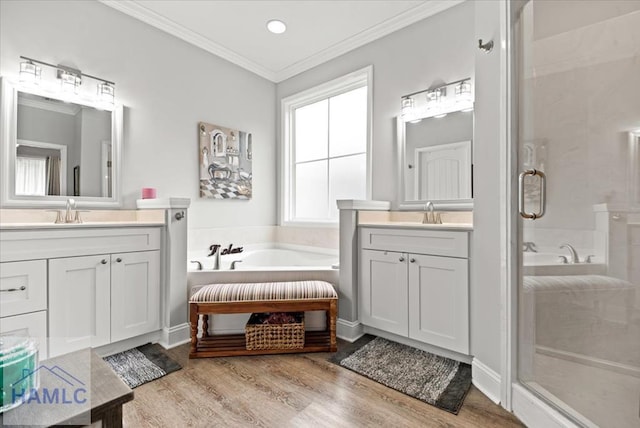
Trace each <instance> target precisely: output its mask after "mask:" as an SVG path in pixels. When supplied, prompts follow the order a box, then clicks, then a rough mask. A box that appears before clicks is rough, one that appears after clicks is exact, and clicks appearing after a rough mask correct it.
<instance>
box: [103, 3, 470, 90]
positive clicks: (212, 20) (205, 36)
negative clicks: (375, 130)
mask: <svg viewBox="0 0 640 428" xmlns="http://www.w3.org/2000/svg"><path fill="white" fill-rule="evenodd" d="M101 1H102V2H103V3H104V4H106V5H107V6H110V7H112V8H114V9H117V10H119V11H121V12H123V13H126V14H127V15H130V16H132V17H134V18H137V19H139V20H140V21H143V22H145V23H147V24H150V25H152V26H154V27H156V28H159V29H161V30H163V31H166V32H167V33H169V34H172V35H174V36H176V37H179V38H181V39H183V40H185V41H187V42H189V43H191V44H193V45H195V46H198V47H200V48H202V49H204V50H206V51H208V52H210V53H212V54H215V55H217V56H219V57H222V58H224V59H226V60H228V61H230V62H232V63H234V64H237V65H239V66H241V67H243V68H245V69H247V70H249V71H252V72H254V73H256V74H258V75H260V76H262V77H264V78H266V79H269V80H271V81H274V82H280V81H282V80H285V79H288V78H289V77H291V76H294V75H296V74H298V73H301V72H303V71H305V70H308V69H310V68H312V67H315V66H316V65H318V64H321V63H323V62H326V61H328V60H330V59H332V58H335V57H337V56H339V55H342V54H344V53H346V52H348V51H350V50H352V49H355V48H357V47H359V46H362V45H364V44H366V43H369V42H371V41H373V40H376V39H378V38H380V37H383V36H385V35H387V34H389V33H392V32H394V31H397V30H399V29H401V28H403V27H406V26H407V25H410V24H413V23H414V22H417V21H419V20H421V19H424V18H426V17H428V16H431V15H434V14H436V13H438V12H440V11H442V10H444V9H447V8H449V7H452V6H454V5H456V4H458V3H461V2H462V1H464V0H427V1H424V0H420V1H417V0H374V1H370V0H297V1H296V0H288V1H287V0H285V1H270V0H252V1H245V0H231V1H222V0H216V1H210V0H101ZM270 19H280V20H282V21H284V22H285V23H286V24H287V31H286V32H285V33H284V34H272V33H270V32H269V31H267V29H266V22H267V21H268V20H270Z"/></svg>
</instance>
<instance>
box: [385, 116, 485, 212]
mask: <svg viewBox="0 0 640 428" xmlns="http://www.w3.org/2000/svg"><path fill="white" fill-rule="evenodd" d="M397 127H398V159H399V167H398V171H399V175H400V177H399V180H398V182H399V186H400V188H399V192H398V195H399V201H398V206H399V209H404V210H423V209H424V206H425V204H426V203H427V202H428V201H431V202H433V204H434V205H435V207H436V208H437V209H446V210H460V211H466V210H471V209H473V186H472V174H473V161H472V159H473V111H458V112H452V113H448V114H447V115H446V116H444V117H428V118H424V119H421V120H415V121H411V122H405V121H403V120H402V118H401V117H398V120H397Z"/></svg>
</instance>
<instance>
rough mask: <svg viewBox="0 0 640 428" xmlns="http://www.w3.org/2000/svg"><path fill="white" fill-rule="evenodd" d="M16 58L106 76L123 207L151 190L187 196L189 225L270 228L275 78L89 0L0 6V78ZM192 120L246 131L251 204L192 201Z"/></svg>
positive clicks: (194, 132)
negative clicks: (116, 118) (118, 134)
mask: <svg viewBox="0 0 640 428" xmlns="http://www.w3.org/2000/svg"><path fill="white" fill-rule="evenodd" d="M20 55H24V56H28V57H33V58H36V59H40V60H42V61H46V62H50V63H54V64H57V63H63V64H66V65H69V66H75V67H77V68H79V69H81V70H82V71H84V72H86V73H89V74H92V75H96V76H100V77H103V78H105V79H108V80H112V81H114V82H116V98H117V101H118V103H122V104H124V105H125V106H126V107H127V109H126V110H125V118H124V119H125V134H124V141H125V146H124V151H123V155H124V169H123V174H124V175H123V194H124V207H125V208H133V207H135V201H136V199H138V198H140V189H141V188H142V187H156V188H157V189H158V195H159V196H160V197H162V196H186V197H190V198H192V201H193V202H192V205H191V209H190V210H189V213H190V219H189V226H190V227H192V228H198V227H211V226H212V225H215V226H228V225H273V224H275V213H276V205H275V201H276V198H275V195H276V188H275V180H276V170H275V164H276V157H275V123H276V119H275V108H274V106H275V84H273V83H271V82H269V81H267V80H265V79H263V78H261V77H258V76H256V75H255V74H253V73H250V72H248V71H246V70H244V69H242V68H240V67H238V66H235V65H233V64H231V63H229V62H227V61H225V60H223V59H220V58H218V57H216V56H214V55H211V54H209V53H207V52H205V51H203V50H201V49H199V48H197V47H194V46H191V45H189V44H187V43H186V42H183V41H181V40H179V39H177V38H176V37H173V36H170V35H168V34H166V33H163V32H161V31H160V30H157V29H155V28H153V27H151V26H148V25H145V24H143V23H141V22H140V21H137V20H135V19H133V18H131V17H128V16H126V15H124V14H122V13H120V12H118V11H116V10H114V9H112V8H110V7H107V6H104V5H102V4H100V3H98V2H94V1H55V2H54V1H2V2H0V74H2V75H11V76H15V75H16V74H17V72H18V68H19V61H20V59H19V56H20ZM45 71H46V70H43V72H45ZM86 82H87V84H91V85H94V82H90V81H88V80H87V81H86ZM89 82H90V83H89ZM199 121H205V122H209V123H214V124H220V125H222V126H229V127H234V128H236V129H242V130H244V131H247V132H251V133H253V152H254V162H253V189H254V192H253V194H254V197H253V199H252V200H251V201H214V200H200V199H199V190H198V140H197V137H198V133H197V125H198V122H199Z"/></svg>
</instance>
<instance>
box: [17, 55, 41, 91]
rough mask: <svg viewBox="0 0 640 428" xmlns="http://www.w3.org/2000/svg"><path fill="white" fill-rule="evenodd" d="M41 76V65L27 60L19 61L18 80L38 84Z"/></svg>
mask: <svg viewBox="0 0 640 428" xmlns="http://www.w3.org/2000/svg"><path fill="white" fill-rule="evenodd" d="M41 78H42V67H40V66H39V65H38V64H34V63H33V61H31V60H27V61H23V62H21V63H20V81H21V82H24V83H30V84H35V85H37V84H39V83H40V79H41Z"/></svg>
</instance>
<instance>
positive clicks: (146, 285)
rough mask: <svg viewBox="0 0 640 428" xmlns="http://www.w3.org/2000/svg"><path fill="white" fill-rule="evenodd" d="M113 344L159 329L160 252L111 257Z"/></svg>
mask: <svg viewBox="0 0 640 428" xmlns="http://www.w3.org/2000/svg"><path fill="white" fill-rule="evenodd" d="M111 261H112V270H111V341H113V342H116V341H118V340H123V339H127V338H130V337H134V336H138V335H140V334H144V333H149V332H152V331H156V330H158V329H159V328H160V251H144V252H139V253H121V254H112V255H111Z"/></svg>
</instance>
